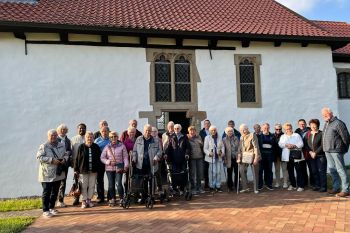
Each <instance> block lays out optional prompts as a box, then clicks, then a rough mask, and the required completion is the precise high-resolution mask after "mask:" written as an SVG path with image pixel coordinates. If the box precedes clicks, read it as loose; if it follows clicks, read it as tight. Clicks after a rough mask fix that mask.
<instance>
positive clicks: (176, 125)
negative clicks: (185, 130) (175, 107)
mask: <svg viewBox="0 0 350 233" xmlns="http://www.w3.org/2000/svg"><path fill="white" fill-rule="evenodd" d="M174 128H180V130H182V126H181V125H180V124H175V125H174Z"/></svg>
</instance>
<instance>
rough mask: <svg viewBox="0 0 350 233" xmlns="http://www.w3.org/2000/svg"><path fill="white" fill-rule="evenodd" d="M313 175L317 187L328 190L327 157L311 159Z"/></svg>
mask: <svg viewBox="0 0 350 233" xmlns="http://www.w3.org/2000/svg"><path fill="white" fill-rule="evenodd" d="M310 162H311V174H312V176H313V177H314V181H315V187H316V188H320V189H322V190H327V159H326V157H325V156H317V157H316V158H315V159H311V160H310Z"/></svg>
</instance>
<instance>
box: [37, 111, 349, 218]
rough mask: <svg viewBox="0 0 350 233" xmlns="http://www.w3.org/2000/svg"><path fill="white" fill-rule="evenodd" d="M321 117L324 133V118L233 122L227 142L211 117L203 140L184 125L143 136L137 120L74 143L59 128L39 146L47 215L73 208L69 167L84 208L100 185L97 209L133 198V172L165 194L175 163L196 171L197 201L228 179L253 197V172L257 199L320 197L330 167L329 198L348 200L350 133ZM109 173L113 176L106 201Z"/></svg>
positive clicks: (147, 129) (84, 134) (81, 132)
mask: <svg viewBox="0 0 350 233" xmlns="http://www.w3.org/2000/svg"><path fill="white" fill-rule="evenodd" d="M322 116H323V119H324V121H325V126H324V129H323V131H321V130H320V129H319V127H320V121H319V120H318V119H311V120H310V121H309V127H307V124H306V121H305V120H304V119H300V120H299V121H298V129H296V130H295V132H293V128H292V124H290V123H285V124H283V126H282V125H281V124H275V126H274V132H273V133H271V132H270V125H269V124H268V123H264V124H263V125H262V126H260V125H258V124H255V125H254V126H253V128H254V132H252V133H251V132H249V129H248V126H247V125H246V124H241V125H240V126H239V131H238V130H236V129H235V123H234V121H233V120H230V121H229V122H228V124H227V127H226V128H225V131H224V133H223V134H222V135H221V136H220V135H219V133H218V130H217V127H215V126H214V125H211V122H210V121H209V120H208V119H206V120H205V121H204V128H203V129H202V130H200V132H199V134H197V131H196V128H195V127H194V126H190V127H189V128H188V129H187V131H188V134H183V133H181V131H182V127H181V125H180V124H175V123H174V122H172V121H170V122H169V123H168V124H167V130H166V132H165V133H163V134H162V135H159V134H158V130H157V128H155V127H152V126H151V125H149V124H146V125H145V126H144V127H143V132H142V133H141V132H140V131H138V130H137V121H136V120H130V122H129V127H128V129H127V130H125V131H124V132H123V133H122V134H121V136H120V137H119V135H118V133H117V132H116V131H110V129H109V128H108V123H107V122H106V121H105V120H103V121H101V122H100V123H99V129H100V130H99V131H98V132H96V133H93V132H91V131H86V125H85V124H83V123H81V124H79V125H78V126H77V131H78V135H76V136H74V137H73V138H72V139H71V140H70V139H68V138H67V132H68V128H67V126H66V125H64V124H61V125H59V126H58V127H57V129H56V130H54V129H51V130H49V131H48V141H47V142H46V143H44V144H42V145H40V147H39V150H38V153H37V160H39V162H40V167H39V182H41V185H42V188H43V193H42V203H43V216H44V217H51V216H53V215H56V214H57V210H56V209H55V204H56V201H57V197H58V202H57V204H56V206H59V207H65V206H66V204H65V203H64V196H65V189H66V179H67V174H68V169H69V167H72V168H73V169H74V175H75V176H76V177H77V178H79V180H80V181H81V184H82V190H81V197H82V204H81V207H82V208H87V207H93V203H92V201H91V199H92V196H93V194H94V192H95V186H96V189H97V202H98V203H103V202H105V201H106V199H107V201H108V202H109V205H110V206H114V205H116V189H115V187H116V186H117V192H118V196H119V200H120V201H122V200H123V198H124V195H125V193H126V192H127V190H126V189H127V185H125V184H123V179H122V178H123V176H127V177H126V180H128V178H129V177H128V175H129V174H128V172H127V171H128V170H129V169H131V168H132V169H133V173H134V174H137V175H140V176H148V175H151V176H155V177H156V179H155V180H156V183H157V189H158V191H159V192H160V193H161V192H162V191H163V190H162V184H163V183H164V182H166V181H164V179H162V171H164V170H165V169H164V168H165V165H166V166H167V167H168V165H170V166H171V170H172V172H174V173H176V172H180V171H187V170H186V167H188V165H189V168H190V170H189V171H188V172H189V173H190V176H189V177H190V183H191V187H192V190H191V191H192V194H193V195H196V194H199V193H203V192H205V190H206V189H207V190H208V191H212V192H214V191H216V192H222V183H223V182H222V177H225V179H226V184H227V189H228V190H229V191H232V190H234V189H236V191H237V192H241V193H244V192H248V191H250V189H249V187H248V179H247V170H248V168H249V167H251V169H252V175H253V183H254V184H253V190H254V192H255V193H259V191H260V190H262V189H263V188H266V189H268V190H273V189H274V188H280V187H282V188H285V189H288V190H297V191H303V190H304V188H305V186H306V185H309V186H310V187H312V189H313V190H314V191H319V192H327V179H326V178H327V177H326V173H327V166H328V170H329V173H330V175H331V176H332V187H333V189H332V190H328V192H329V193H330V194H335V195H337V196H339V197H346V196H348V195H349V179H348V176H347V173H346V168H345V163H344V154H345V153H346V152H347V151H348V148H349V144H350V136H349V132H348V130H347V127H346V125H345V123H344V122H342V121H341V120H339V119H338V118H337V117H335V116H333V113H332V111H331V110H330V109H329V108H323V109H322ZM283 130H284V133H283ZM273 165H274V167H275V169H274V171H275V177H276V180H275V183H274V185H273ZM307 170H309V172H307ZM105 174H106V175H107V178H108V192H107V197H105V190H104V176H105ZM281 174H282V175H283V179H282V180H281ZM295 174H296V176H295ZM223 175H224V176H223ZM202 180H204V187H203V186H202ZM183 184H184V183H183V182H180V183H179V187H177V188H179V191H180V192H181V190H183V188H184V187H183ZM172 185H173V186H176V184H172ZM140 195H141V202H142V200H144V199H145V198H146V196H147V187H144V191H142V192H141V194H140ZM73 205H79V197H75V199H74V202H73Z"/></svg>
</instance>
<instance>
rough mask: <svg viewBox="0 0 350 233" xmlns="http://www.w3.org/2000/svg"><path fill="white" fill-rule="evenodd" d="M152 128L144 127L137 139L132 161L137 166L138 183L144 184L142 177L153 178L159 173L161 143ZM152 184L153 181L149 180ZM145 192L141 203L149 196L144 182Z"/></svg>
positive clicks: (146, 184) (147, 125) (149, 126)
mask: <svg viewBox="0 0 350 233" xmlns="http://www.w3.org/2000/svg"><path fill="white" fill-rule="evenodd" d="M151 133H152V126H151V125H149V124H146V125H145V126H144V127H143V135H141V136H139V137H138V138H137V139H136V142H135V145H134V149H133V154H132V161H133V163H134V164H135V166H136V169H135V170H134V172H135V174H136V175H137V177H138V178H139V179H138V182H140V183H141V182H142V178H141V177H146V176H149V177H150V176H152V175H154V174H155V173H156V172H157V171H158V161H159V160H160V159H161V155H162V150H161V148H160V144H159V141H158V140H156V139H154V138H153V137H152V135H151ZM149 181H150V182H152V180H151V179H149ZM143 185H144V186H143V191H142V197H141V203H144V201H145V200H146V198H147V196H148V194H149V193H148V183H147V182H143Z"/></svg>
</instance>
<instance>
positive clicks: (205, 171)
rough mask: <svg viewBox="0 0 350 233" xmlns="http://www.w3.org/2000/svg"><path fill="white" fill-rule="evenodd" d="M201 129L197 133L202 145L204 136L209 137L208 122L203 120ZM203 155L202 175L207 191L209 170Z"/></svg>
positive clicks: (209, 124)
mask: <svg viewBox="0 0 350 233" xmlns="http://www.w3.org/2000/svg"><path fill="white" fill-rule="evenodd" d="M203 126H204V127H203V129H201V131H199V136H201V138H202V141H203V143H204V139H205V137H206V136H208V135H210V133H209V128H210V126H211V123H210V120H208V119H205V120H204V122H203ZM204 156H205V155H204V154H203V161H204V166H203V168H204V170H203V174H204V189H209V176H208V170H209V163H208V162H207V161H205V159H204Z"/></svg>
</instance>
